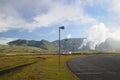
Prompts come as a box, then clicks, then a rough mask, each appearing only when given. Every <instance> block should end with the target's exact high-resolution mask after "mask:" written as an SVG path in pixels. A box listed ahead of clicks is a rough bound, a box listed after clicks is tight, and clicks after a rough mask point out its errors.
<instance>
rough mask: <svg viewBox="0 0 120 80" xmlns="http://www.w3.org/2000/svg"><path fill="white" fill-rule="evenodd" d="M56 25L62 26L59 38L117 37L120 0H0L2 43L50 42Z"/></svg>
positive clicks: (119, 24)
mask: <svg viewBox="0 0 120 80" xmlns="http://www.w3.org/2000/svg"><path fill="white" fill-rule="evenodd" d="M59 26H65V30H62V31H61V35H62V38H67V37H69V38H80V37H83V38H89V40H93V41H96V40H97V43H100V42H103V41H104V40H105V39H106V38H109V37H115V38H116V36H118V34H119V32H120V0H0V39H1V42H2V43H4V41H9V40H14V39H19V38H20V39H33V40H41V39H46V40H49V41H53V40H56V39H58V27H59ZM101 33H102V34H101ZM117 38H118V39H120V37H117Z"/></svg>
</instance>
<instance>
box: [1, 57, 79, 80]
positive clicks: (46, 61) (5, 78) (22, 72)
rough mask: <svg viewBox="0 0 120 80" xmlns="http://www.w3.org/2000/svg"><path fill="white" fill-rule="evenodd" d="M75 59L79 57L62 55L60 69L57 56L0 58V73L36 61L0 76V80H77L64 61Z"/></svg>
mask: <svg viewBox="0 0 120 80" xmlns="http://www.w3.org/2000/svg"><path fill="white" fill-rule="evenodd" d="M75 57H80V55H62V56H61V64H60V67H59V64H58V56H57V55H41V56H14V57H5V56H4V57H0V71H1V70H5V69H8V68H12V67H15V66H19V65H23V64H26V63H30V62H34V61H38V62H37V63H35V64H32V65H29V66H26V67H22V68H19V69H16V70H14V71H12V72H10V73H7V74H4V75H0V80H77V78H76V77H75V76H74V75H73V74H72V73H71V72H70V71H69V70H68V68H67V66H66V61H67V60H69V59H71V58H75Z"/></svg>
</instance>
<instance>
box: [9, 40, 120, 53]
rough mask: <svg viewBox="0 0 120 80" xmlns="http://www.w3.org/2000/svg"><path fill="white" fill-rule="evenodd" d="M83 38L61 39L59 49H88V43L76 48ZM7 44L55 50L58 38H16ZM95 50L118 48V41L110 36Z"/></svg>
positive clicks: (119, 42) (119, 44)
mask: <svg viewBox="0 0 120 80" xmlns="http://www.w3.org/2000/svg"><path fill="white" fill-rule="evenodd" d="M84 39H86V38H70V39H63V40H61V41H60V44H61V50H64V51H65V50H67V51H68V50H69V51H78V50H90V48H89V45H86V46H83V47H82V48H81V49H78V48H79V47H80V46H81V45H82V43H83V40H84ZM8 45H15V46H31V47H37V48H40V49H43V50H50V51H57V50H58V48H59V40H55V41H53V42H49V41H47V40H41V41H35V40H24V39H18V40H15V41H11V42H9V43H8ZM95 50H98V51H105V50H106V51H107V50H120V41H117V40H114V39H110V38H109V39H106V41H105V42H103V43H101V44H100V45H98V46H96V47H95Z"/></svg>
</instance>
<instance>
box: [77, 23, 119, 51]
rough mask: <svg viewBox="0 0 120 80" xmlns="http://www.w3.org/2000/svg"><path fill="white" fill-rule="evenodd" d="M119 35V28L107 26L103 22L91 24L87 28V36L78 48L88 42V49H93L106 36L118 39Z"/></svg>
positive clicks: (103, 40)
mask: <svg viewBox="0 0 120 80" xmlns="http://www.w3.org/2000/svg"><path fill="white" fill-rule="evenodd" d="M119 35H120V28H118V27H117V28H114V27H111V28H110V27H109V28H108V27H106V25H105V24H104V23H98V24H97V25H93V26H92V27H91V28H90V29H89V30H88V38H87V39H85V40H83V43H82V45H81V46H80V47H79V49H80V48H82V47H83V46H87V45H88V44H89V47H90V49H92V50H94V49H95V47H96V46H97V45H99V44H101V43H103V42H105V40H106V39H108V38H112V39H114V40H120V37H119Z"/></svg>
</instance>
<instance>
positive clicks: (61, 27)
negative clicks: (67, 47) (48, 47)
mask: <svg viewBox="0 0 120 80" xmlns="http://www.w3.org/2000/svg"><path fill="white" fill-rule="evenodd" d="M61 29H64V26H60V27H59V54H58V55H59V66H60V56H61V43H60V36H61V35H60V30H61Z"/></svg>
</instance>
